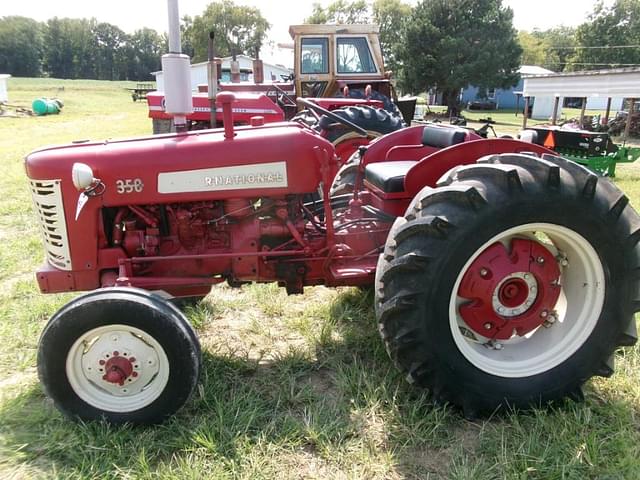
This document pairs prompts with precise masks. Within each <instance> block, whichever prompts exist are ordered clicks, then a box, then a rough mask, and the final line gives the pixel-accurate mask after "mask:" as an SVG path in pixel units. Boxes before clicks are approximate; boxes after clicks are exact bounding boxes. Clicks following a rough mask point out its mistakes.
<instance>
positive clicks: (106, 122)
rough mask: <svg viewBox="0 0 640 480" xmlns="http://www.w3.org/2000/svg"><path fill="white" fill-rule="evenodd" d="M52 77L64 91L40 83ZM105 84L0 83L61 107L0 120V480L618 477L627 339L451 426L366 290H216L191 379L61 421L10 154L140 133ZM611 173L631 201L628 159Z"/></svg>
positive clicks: (637, 181) (627, 398)
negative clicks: (166, 407) (125, 421)
mask: <svg viewBox="0 0 640 480" xmlns="http://www.w3.org/2000/svg"><path fill="white" fill-rule="evenodd" d="M62 86H64V91H61V90H60V91H58V88H59V87H62ZM121 87H122V85H120V84H114V83H109V82H91V81H78V82H76V81H59V80H34V79H11V81H10V84H9V89H10V96H11V100H12V103H25V104H28V103H30V101H31V100H32V99H33V98H36V97H37V96H41V95H50V96H53V95H57V96H59V97H61V98H62V99H63V100H64V101H65V108H64V111H63V113H62V114H61V115H59V116H51V117H42V118H23V119H4V118H0V158H1V159H2V165H3V175H0V192H1V193H2V196H1V198H0V240H2V253H1V256H0V339H1V340H2V345H3V352H2V354H1V355H0V478H45V477H46V478H64V479H67V478H78V479H80V478H82V479H85V478H96V479H98V478H100V479H102V478H118V479H129V478H193V479H201V478H223V479H226V478H246V479H254V478H282V479H289V478H291V479H293V478H317V479H325V478H364V479H372V478H392V479H395V478H398V479H400V478H415V479H418V478H420V479H427V478H429V479H437V478H453V479H585V478H586V479H627V478H628V479H635V478H638V476H639V473H638V472H640V418H639V415H638V412H640V386H639V385H640V374H639V373H638V372H639V370H638V367H639V366H640V351H639V349H638V347H636V348H633V349H626V350H625V351H624V352H622V353H620V354H619V355H618V357H617V362H616V374H615V375H614V376H613V378H611V379H609V380H602V379H595V380H592V381H590V382H589V383H588V384H587V386H586V401H585V402H584V403H580V404H576V403H573V402H570V401H568V402H567V403H566V404H563V405H559V406H557V407H554V408H552V409H544V410H535V411H533V412H529V413H526V414H523V413H520V414H516V413H511V414H503V415H499V416H496V417H494V418H491V419H486V420H482V421H476V422H469V421H466V420H464V419H463V418H462V417H461V416H460V414H459V413H458V412H457V411H455V410H452V409H449V408H442V407H436V406H434V405H433V404H432V403H431V402H430V400H429V398H428V397H427V396H426V395H425V392H423V391H420V390H417V389H415V388H412V387H411V386H409V385H408V384H406V382H405V381H404V379H403V378H402V376H401V375H400V374H398V373H397V372H396V370H395V369H394V367H393V366H392V364H391V362H390V361H389V360H388V358H387V356H386V353H385V351H384V348H383V346H382V344H381V341H380V339H379V338H378V332H377V329H376V326H375V322H374V318H373V312H372V308H371V304H372V299H371V296H370V294H367V293H363V292H361V291H360V290H358V289H355V288H343V289H327V288H321V287H318V288H309V289H307V290H306V293H305V294H304V295H302V296H292V297H287V296H286V294H285V293H284V291H283V290H280V289H278V288H277V287H276V286H275V285H248V286H244V287H243V288H242V289H240V290H234V289H231V288H228V287H216V288H214V289H213V290H212V293H211V294H210V295H209V296H208V297H207V298H206V300H205V301H204V302H202V303H201V304H199V305H197V306H196V307H194V308H190V309H189V310H188V316H189V318H190V320H191V321H192V322H193V324H194V325H195V326H196V328H197V329H198V332H199V335H200V338H201V342H202V345H203V349H204V369H203V373H202V378H201V384H200V385H199V388H198V390H197V392H196V394H195V396H194V398H193V399H192V400H191V401H190V402H189V403H188V404H187V405H186V407H185V408H184V409H183V410H181V411H180V412H179V414H178V415H176V416H175V417H174V418H172V419H171V420H170V421H168V422H166V423H165V424H163V425H159V426H155V427H147V428H131V427H112V426H109V425H106V424H102V423H90V424H81V423H74V422H70V421H68V420H66V419H64V418H63V417H62V416H61V415H60V414H59V413H58V412H57V410H55V408H53V406H52V405H51V404H50V402H49V401H48V400H47V399H46V398H45V396H44V395H43V392H42V389H41V387H40V385H39V384H38V381H37V376H36V373H35V353H36V345H37V340H38V335H39V333H40V331H41V330H42V328H43V326H44V324H45V322H46V321H47V319H48V317H50V316H51V314H53V312H55V310H56V309H57V308H59V307H60V306H61V305H63V304H64V303H65V302H66V301H67V300H68V299H69V298H71V297H72V295H41V294H40V293H39V292H38V291H37V288H36V285H35V282H34V280H33V277H32V272H33V270H34V268H35V267H36V266H37V265H38V264H39V263H40V262H41V260H42V250H41V247H40V243H39V237H38V232H37V230H36V221H35V218H34V216H33V214H32V212H31V203H30V198H29V192H28V189H27V185H26V179H25V176H24V170H23V166H22V158H23V157H24V155H25V154H26V153H28V152H29V151H30V150H32V149H34V148H36V147H39V146H41V145H44V144H50V143H61V142H68V141H70V140H73V139H78V138H94V139H99V138H106V137H123V136H129V135H137V134H143V133H148V132H149V131H150V121H149V119H148V118H147V117H146V113H147V112H146V108H145V106H144V105H143V104H139V103H138V104H134V103H133V102H132V101H131V100H130V97H129V96H128V94H127V92H126V91H124V90H122V89H121ZM616 182H617V183H618V185H619V186H620V187H621V188H622V189H623V190H624V191H625V192H626V193H627V195H628V196H629V197H630V199H631V202H632V203H633V204H634V205H635V206H636V208H640V166H635V165H626V166H622V167H620V169H619V177H618V178H617V180H616Z"/></svg>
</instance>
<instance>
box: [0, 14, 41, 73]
mask: <svg viewBox="0 0 640 480" xmlns="http://www.w3.org/2000/svg"><path fill="white" fill-rule="evenodd" d="M42 27H43V25H42V24H41V23H39V22H36V21H35V20H32V19H31V18H26V17H2V18H0V73H10V74H12V75H14V76H16V77H36V76H38V75H39V74H40V72H41V64H42V53H43V34H42Z"/></svg>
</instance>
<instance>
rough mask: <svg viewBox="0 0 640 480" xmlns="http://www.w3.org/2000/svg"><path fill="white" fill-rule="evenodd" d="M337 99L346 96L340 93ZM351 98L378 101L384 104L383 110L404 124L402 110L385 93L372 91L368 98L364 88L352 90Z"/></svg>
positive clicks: (350, 91) (350, 92) (350, 90)
mask: <svg viewBox="0 0 640 480" xmlns="http://www.w3.org/2000/svg"><path fill="white" fill-rule="evenodd" d="M336 97H338V98H344V95H343V94H342V92H340V93H338V94H337V95H336ZM349 98H356V99H358V100H360V99H363V100H365V99H368V100H378V101H380V102H382V108H383V109H384V110H386V111H387V112H389V113H390V114H391V115H393V116H394V117H398V118H400V119H401V120H402V121H403V122H404V120H403V117H402V112H400V109H399V108H398V106H397V105H396V104H395V103H393V101H392V100H391V99H390V98H389V97H387V96H386V95H385V94H383V93H380V92H378V91H377V90H372V91H371V94H370V95H368V96H367V94H366V92H365V90H364V89H362V88H350V89H349Z"/></svg>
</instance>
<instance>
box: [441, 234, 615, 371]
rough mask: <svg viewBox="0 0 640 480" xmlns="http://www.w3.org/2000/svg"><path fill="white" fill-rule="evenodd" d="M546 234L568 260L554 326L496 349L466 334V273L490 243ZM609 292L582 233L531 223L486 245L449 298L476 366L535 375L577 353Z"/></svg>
mask: <svg viewBox="0 0 640 480" xmlns="http://www.w3.org/2000/svg"><path fill="white" fill-rule="evenodd" d="M536 233H537V234H540V233H543V234H544V235H546V237H547V238H548V239H549V240H551V242H552V245H547V244H544V243H543V245H545V246H546V247H547V248H548V249H549V250H550V251H552V252H553V253H557V252H558V251H560V252H562V253H563V254H564V255H566V259H567V261H568V265H566V266H563V268H562V274H561V277H560V278H561V285H562V292H561V294H560V298H559V299H558V302H557V303H556V306H555V310H556V312H557V314H558V315H557V317H558V318H557V320H556V322H555V323H554V324H553V325H551V326H550V327H549V328H544V327H538V328H537V329H536V330H534V331H532V332H530V333H529V334H527V335H524V336H522V337H513V338H512V339H509V340H506V341H504V342H501V345H500V346H501V347H502V348H501V349H499V350H497V349H494V348H490V347H489V346H487V345H486V344H485V343H484V340H488V339H482V337H480V336H479V335H477V336H476V339H474V340H471V339H469V338H468V337H467V336H465V335H464V334H463V332H462V331H461V327H463V328H464V326H465V325H466V324H465V321H464V319H463V318H462V317H461V315H460V313H459V309H458V307H459V306H460V305H461V304H462V303H464V302H466V301H467V300H465V299H462V298H461V297H459V296H458V291H459V288H460V284H461V282H462V278H463V276H464V274H465V272H466V271H467V270H468V269H469V267H470V266H471V265H472V263H473V262H474V260H475V259H476V258H478V256H480V255H481V254H482V252H483V251H484V250H485V249H486V248H488V247H489V246H490V245H492V244H494V243H496V242H501V243H503V244H508V243H510V242H511V240H512V239H513V238H529V239H533V238H536V237H534V235H535V234H536ZM604 296H605V275H604V269H603V267H602V263H601V261H600V257H599V256H598V254H597V252H596V251H595V249H594V248H593V247H592V246H591V244H590V243H589V242H588V241H587V240H586V239H585V238H584V237H583V236H581V235H580V234H578V233H576V232H575V231H573V230H570V229H568V228H566V227H563V226H560V225H555V224H550V223H531V224H526V225H520V226H518V227H514V228H511V229H509V230H506V231H504V232H502V233H500V234H498V235H496V236H494V237H493V238H491V239H490V240H489V241H488V242H486V243H485V244H484V245H482V246H481V247H480V248H479V249H478V250H477V251H476V252H474V254H473V255H472V256H471V257H470V258H469V259H468V260H467V262H466V263H465V265H464V268H462V270H461V271H460V273H459V275H458V277H457V279H456V282H455V284H454V286H453V290H452V293H451V297H450V302H449V325H450V328H451V333H452V336H453V339H454V341H455V344H456V346H457V347H458V349H459V350H460V352H461V353H462V355H464V357H465V358H466V359H467V360H468V361H469V362H471V363H472V364H473V365H474V366H475V367H477V368H479V369H480V370H483V371H485V372H487V373H489V374H492V375H496V376H500V377H508V378H518V377H529V376H532V375H537V374H540V373H543V372H546V371H548V370H550V369H552V368H554V367H556V366H558V365H559V364H561V363H562V362H564V361H565V360H566V359H568V358H569V357H570V356H571V355H573V354H574V353H575V352H576V351H577V350H578V349H579V348H580V347H581V346H582V345H583V344H584V342H585V341H586V340H587V339H588V338H589V336H590V335H591V333H592V332H593V329H594V328H595V326H596V324H597V322H598V318H599V317H600V313H601V311H602V306H603V304H604Z"/></svg>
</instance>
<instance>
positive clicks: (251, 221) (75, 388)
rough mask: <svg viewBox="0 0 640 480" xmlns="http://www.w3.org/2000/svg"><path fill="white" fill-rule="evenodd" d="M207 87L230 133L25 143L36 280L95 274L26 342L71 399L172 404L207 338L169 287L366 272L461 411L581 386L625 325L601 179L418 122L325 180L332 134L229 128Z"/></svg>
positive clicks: (633, 274) (419, 379) (183, 291)
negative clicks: (34, 342)
mask: <svg viewBox="0 0 640 480" xmlns="http://www.w3.org/2000/svg"><path fill="white" fill-rule="evenodd" d="M218 99H219V101H220V103H221V107H222V109H223V114H224V117H225V124H224V129H216V130H202V131H192V132H183V133H178V134H166V135H158V136H154V137H147V138H139V139H133V140H123V141H108V142H100V143H79V144H73V145H68V146H62V147H54V148H46V149H42V150H39V151H36V152H33V153H31V154H30V155H28V156H27V158H26V171H27V175H28V177H29V182H30V185H31V189H32V193H33V201H34V205H35V210H36V212H37V214H38V218H39V220H40V223H41V228H42V234H43V238H44V245H45V250H46V256H47V262H46V264H45V265H44V266H42V267H41V268H40V269H39V270H38V272H37V273H36V278H37V281H38V284H39V287H40V289H41V291H42V292H44V293H54V292H69V291H79V290H89V291H90V293H86V294H84V295H82V296H80V297H77V298H75V299H74V300H72V301H70V302H69V303H68V304H67V305H65V306H64V307H62V308H61V309H60V310H59V311H58V312H57V313H56V314H55V315H54V316H53V317H52V318H51V320H50V321H49V323H48V324H47V326H46V328H45V329H44V332H43V333H42V336H41V339H40V344H39V350H38V372H39V376H40V380H41V382H42V384H43V385H44V389H45V391H46V393H47V394H48V395H49V396H50V397H51V398H52V399H53V401H54V402H55V404H56V405H57V407H58V408H59V409H60V410H61V411H62V412H64V413H65V414H67V415H69V416H71V417H77V418H81V419H83V420H92V419H99V418H104V419H106V420H108V421H110V422H113V423H123V422H132V423H151V422H157V421H161V420H163V419H165V418H166V417H167V416H169V415H171V414H173V413H174V412H175V411H177V410H178V409H179V408H180V407H181V406H182V405H183V404H184V403H185V402H186V401H187V399H188V398H189V396H190V394H191V393H192V391H193V390H194V388H195V386H196V384H197V382H198V376H199V372H200V368H201V363H200V346H199V343H198V339H197V337H196V334H195V332H194V330H193V329H192V328H191V326H190V325H189V323H188V321H187V319H186V318H185V316H184V314H183V313H182V312H181V311H180V310H179V309H178V308H177V307H175V306H174V305H173V304H172V303H171V302H170V301H169V298H170V297H192V296H204V295H206V294H207V292H208V291H209V290H210V288H211V286H212V285H214V284H217V283H221V282H225V281H226V282H229V284H231V285H234V286H235V285H240V284H242V283H244V282H278V284H279V285H281V286H282V287H284V288H286V289H287V292H288V293H301V292H302V291H303V288H304V287H305V286H307V285H327V286H347V285H352V286H362V287H366V286H373V288H374V290H375V311H376V318H377V321H378V322H379V327H380V332H381V335H382V338H383V340H384V342H385V344H386V346H387V350H388V352H389V355H390V357H391V359H392V360H393V361H394V362H395V364H396V365H397V366H398V368H399V369H401V370H402V371H403V372H404V373H405V374H406V377H407V379H408V380H409V381H410V382H412V383H415V384H417V385H420V386H423V387H426V388H428V389H429V391H430V392H431V394H432V395H433V396H434V398H435V399H437V400H438V401H441V402H448V403H451V404H454V405H457V406H460V407H462V408H463V409H464V412H465V414H466V415H474V414H481V413H482V412H491V411H494V410H495V409H496V408H499V407H504V406H510V407H516V408H520V407H522V408H527V407H531V406H536V405H539V404H542V403H546V402H550V401H554V400H557V399H561V398H564V397H570V398H579V397H580V396H581V385H582V384H583V383H584V382H585V381H586V380H588V379H589V378H590V377H592V376H593V375H599V376H609V375H611V374H612V372H613V358H614V354H615V351H616V349H618V348H619V347H620V346H628V345H633V344H634V343H635V342H636V337H637V335H636V327H635V320H634V312H635V311H637V310H639V309H640V296H639V292H640V280H639V279H640V275H639V274H638V272H640V248H639V247H638V241H639V240H640V217H638V215H637V214H636V213H635V211H634V210H633V209H632V208H631V206H630V205H629V204H628V203H629V202H628V200H627V198H626V197H625V195H624V194H623V193H622V192H621V191H620V190H618V189H617V188H616V187H615V186H614V184H613V183H612V182H611V181H609V180H608V179H606V178H599V177H598V176H596V175H595V174H593V173H591V172H590V171H589V170H587V169H585V168H583V167H581V166H579V165H577V164H576V163H573V162H571V161H568V160H566V159H563V158H561V157H558V156H556V155H555V154H554V153H553V152H551V151H549V150H547V149H546V148H544V147H542V146H539V145H535V144H532V143H525V142H521V141H517V140H510V139H489V140H487V139H479V138H477V137H476V135H474V134H473V133H471V132H469V131H467V130H464V129H459V128H457V127H451V126H437V125H427V126H415V127H409V128H406V129H403V130H399V131H397V132H394V133H391V134H388V135H386V136H383V137H381V138H379V139H377V140H376V141H375V142H373V143H371V145H370V146H368V147H363V148H361V149H360V151H359V152H358V153H357V158H358V161H357V168H356V169H355V172H353V177H352V183H351V187H350V192H349V193H346V194H342V195H337V194H336V195H331V194H330V190H331V183H332V179H333V178H334V176H335V173H336V171H337V169H338V164H337V160H336V155H335V149H334V147H333V145H332V144H331V143H330V142H329V141H327V140H326V139H325V138H323V137H322V136H320V135H318V134H317V132H315V131H314V130H312V129H310V128H309V127H308V126H306V125H305V124H303V123H302V122H282V123H270V124H265V125H259V124H258V123H259V122H257V123H256V125H248V126H242V127H237V126H235V127H234V125H233V121H232V120H231V117H232V104H233V94H232V93H222V94H220V95H219V97H218ZM299 102H300V103H301V104H302V105H303V106H305V107H306V108H309V109H311V110H313V111H315V112H316V113H317V114H318V115H320V116H322V117H323V118H325V119H328V120H329V121H333V122H339V123H341V124H342V125H344V126H345V127H346V128H349V129H351V130H352V131H354V132H357V133H358V134H360V135H366V132H364V131H363V130H362V129H361V128H360V127H358V126H356V125H353V124H351V123H350V122H349V121H348V120H347V119H345V118H344V117H341V116H338V115H335V114H334V113H332V112H330V111H328V110H325V109H324V108H322V107H320V106H318V105H317V104H314V103H313V102H310V101H308V100H305V99H299ZM228 120H231V121H228ZM318 190H320V191H321V192H322V195H321V198H320V199H319V200H318V199H315V200H314V198H317V197H314V196H313V195H310V194H314V193H315V192H317V191H318Z"/></svg>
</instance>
